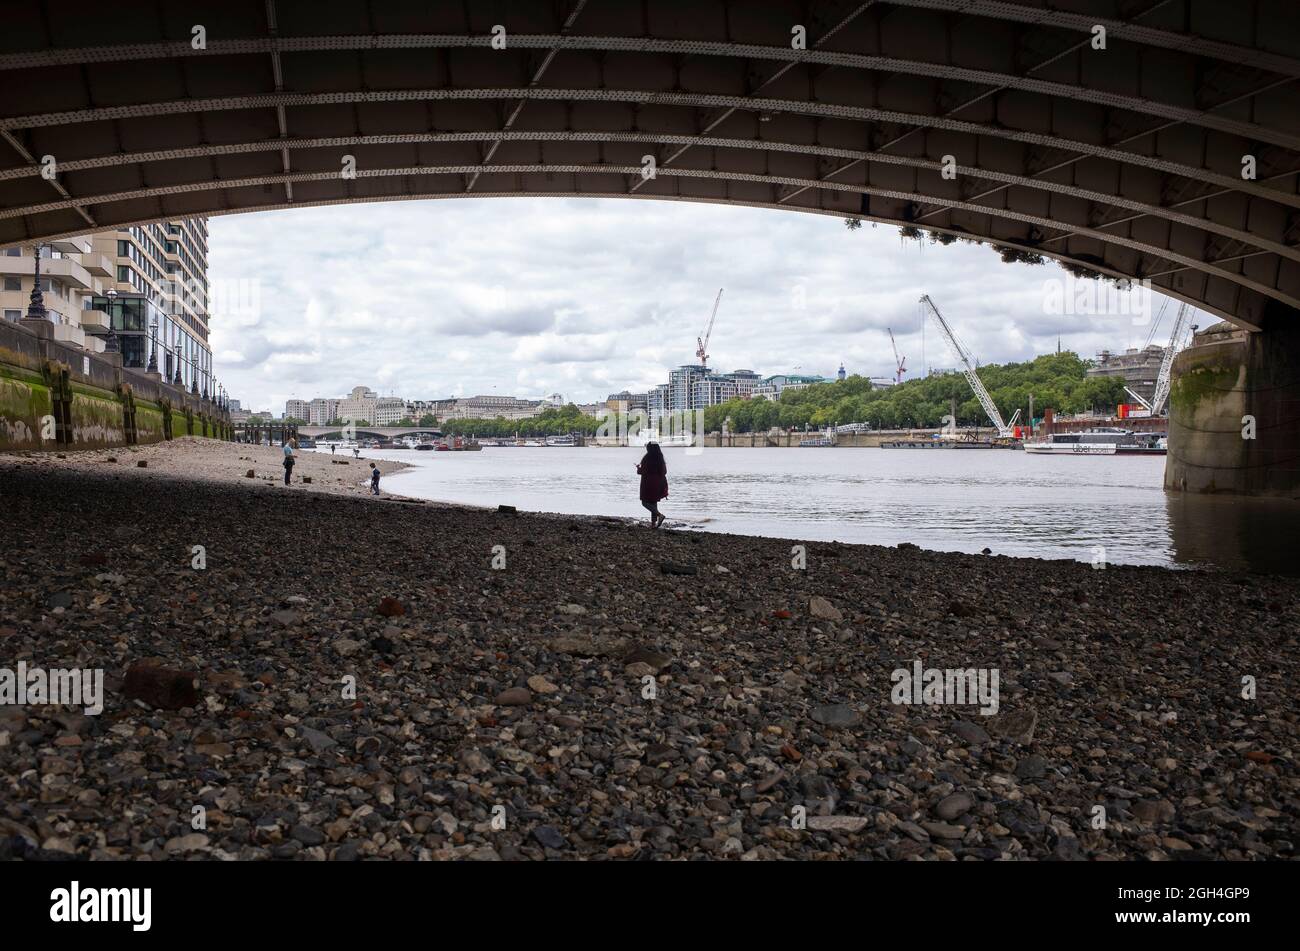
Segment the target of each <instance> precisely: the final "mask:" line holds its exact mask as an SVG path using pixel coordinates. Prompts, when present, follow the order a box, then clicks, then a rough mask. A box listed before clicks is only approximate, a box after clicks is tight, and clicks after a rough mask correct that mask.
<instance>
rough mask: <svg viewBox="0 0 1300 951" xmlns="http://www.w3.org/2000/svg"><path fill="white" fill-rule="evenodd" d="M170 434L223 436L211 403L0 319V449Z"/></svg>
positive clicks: (131, 441)
mask: <svg viewBox="0 0 1300 951" xmlns="http://www.w3.org/2000/svg"><path fill="white" fill-rule="evenodd" d="M177 436H209V437H212V438H217V439H227V438H229V437H230V421H229V417H228V415H227V414H226V413H224V412H223V411H222V410H221V409H219V408H218V407H217V405H216V403H214V402H213V401H212V400H205V399H202V398H201V397H199V396H195V395H194V394H192V393H189V392H187V391H186V390H185V389H183V388H182V387H178V386H171V385H170V384H167V383H164V382H163V381H162V378H161V376H160V375H158V374H156V373H144V372H141V371H139V370H131V369H127V368H125V367H123V366H122V365H121V357H120V356H118V355H117V354H90V353H87V352H86V351H84V350H81V349H79V348H77V347H72V346H69V345H67V344H64V343H61V342H59V341H57V340H54V339H53V337H52V336H51V335H50V332H49V326H48V325H43V324H42V323H40V322H34V321H23V322H22V323H21V324H17V323H13V322H11V321H4V322H0V451H6V450H16V449H47V450H53V449H60V450H62V449H95V448H103V447H111V446H128V445H135V444H137V443H156V442H162V441H163V440H165V439H174V438H176V437H177Z"/></svg>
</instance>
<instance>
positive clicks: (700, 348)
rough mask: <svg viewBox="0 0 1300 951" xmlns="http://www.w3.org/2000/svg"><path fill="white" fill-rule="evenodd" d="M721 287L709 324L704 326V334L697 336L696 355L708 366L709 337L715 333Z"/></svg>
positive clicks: (701, 362)
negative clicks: (714, 322)
mask: <svg viewBox="0 0 1300 951" xmlns="http://www.w3.org/2000/svg"><path fill="white" fill-rule="evenodd" d="M722 291H723V289H722V288H721V287H719V288H718V296H717V298H716V299H715V300H714V301H713V313H712V314H710V315H709V324H708V326H707V327H705V328H704V336H703V337H696V338H695V343H696V347H695V356H696V357H698V358H699V361H700V366H707V365H708V362H709V352H708V349H709V337H710V336H712V335H713V321H714V319H715V318H716V317H717V316H718V305H719V304H721V303H722Z"/></svg>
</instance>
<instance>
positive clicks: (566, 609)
mask: <svg viewBox="0 0 1300 951" xmlns="http://www.w3.org/2000/svg"><path fill="white" fill-rule="evenodd" d="M560 613H561V614H574V615H577V614H586V613H587V609H586V608H584V607H583V606H582V605H581V604H561V605H560Z"/></svg>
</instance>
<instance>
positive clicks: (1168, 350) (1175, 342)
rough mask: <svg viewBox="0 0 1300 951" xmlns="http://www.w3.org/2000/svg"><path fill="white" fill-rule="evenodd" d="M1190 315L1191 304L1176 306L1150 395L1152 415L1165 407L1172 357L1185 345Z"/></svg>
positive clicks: (1157, 413) (1156, 414)
mask: <svg viewBox="0 0 1300 951" xmlns="http://www.w3.org/2000/svg"><path fill="white" fill-rule="evenodd" d="M1191 315H1192V308H1191V306H1190V305H1188V304H1183V305H1181V306H1180V307H1179V308H1178V316H1177V317H1175V318H1174V331H1173V333H1171V334H1170V335H1169V346H1167V347H1165V356H1164V359H1163V360H1161V361H1160V375H1159V376H1157V377H1156V390H1155V393H1154V395H1152V397H1151V415H1152V416H1159V415H1160V413H1161V411H1162V410H1163V409H1164V408H1165V401H1166V400H1167V399H1169V386H1170V382H1171V381H1170V371H1171V370H1172V369H1173V366H1174V357H1176V356H1178V352H1179V351H1180V350H1182V349H1183V347H1184V346H1185V345H1186V341H1185V340H1184V339H1183V337H1184V336H1185V335H1186V333H1187V323H1188V321H1189V320H1190V319H1191Z"/></svg>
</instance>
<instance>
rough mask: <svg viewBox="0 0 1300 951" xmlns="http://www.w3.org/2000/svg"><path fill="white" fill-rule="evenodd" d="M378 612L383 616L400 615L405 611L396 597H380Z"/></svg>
mask: <svg viewBox="0 0 1300 951" xmlns="http://www.w3.org/2000/svg"><path fill="white" fill-rule="evenodd" d="M379 613H380V614H382V615H383V616H384V617H401V616H402V615H403V614H405V613H406V607H405V605H403V604H402V602H401V601H398V600H397V599H396V598H380V599H379Z"/></svg>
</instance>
